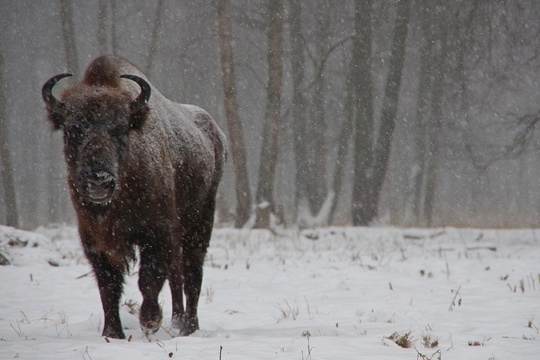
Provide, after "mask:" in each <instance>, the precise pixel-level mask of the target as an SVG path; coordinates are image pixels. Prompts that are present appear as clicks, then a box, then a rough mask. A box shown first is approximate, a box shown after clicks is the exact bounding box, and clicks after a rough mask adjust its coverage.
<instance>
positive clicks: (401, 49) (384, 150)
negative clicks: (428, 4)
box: [353, 0, 411, 225]
mask: <svg viewBox="0 0 540 360" xmlns="http://www.w3.org/2000/svg"><path fill="white" fill-rule="evenodd" d="M358 2H359V3H360V4H358ZM358 2H357V10H356V13H357V16H356V19H357V21H356V22H359V23H360V24H359V25H360V26H359V29H358V28H357V37H358V39H357V40H355V44H356V46H354V45H353V47H354V48H356V47H357V46H362V44H363V46H365V45H366V44H365V43H366V42H367V41H371V29H370V28H369V27H370V22H371V16H370V14H371V11H372V9H371V3H370V2H367V1H366V2H365V3H364V2H363V1H361V0H358ZM363 6H365V7H366V8H362V7H363ZM367 6H369V9H368V8H367ZM410 7H411V0H401V1H399V2H398V3H397V14H396V23H395V26H394V34H393V40H392V48H391V52H390V63H389V69H388V71H389V73H388V77H387V80H386V88H385V93H384V99H383V104H382V110H381V121H380V123H381V125H380V129H379V133H378V138H377V140H376V141H375V146H374V148H371V146H372V144H373V105H372V102H373V100H372V98H368V96H369V94H368V91H367V89H364V88H362V84H365V85H367V86H368V89H370V91H369V93H371V95H372V90H371V89H372V85H371V78H370V79H369V80H367V76H368V74H363V76H362V77H361V78H359V79H358V80H360V81H358V83H357V97H358V98H359V101H358V103H357V110H358V112H357V119H358V120H357V121H356V126H357V129H356V148H357V153H356V161H355V183H354V186H353V223H354V224H355V225H369V224H370V223H371V221H372V220H373V219H374V218H375V217H376V216H377V214H378V210H379V209H378V207H379V198H380V194H381V189H382V186H383V184H384V179H385V177H386V172H387V169H388V164H389V159H390V153H391V148H392V139H393V134H394V128H395V121H396V115H397V106H398V100H399V90H400V86H401V75H402V72H403V65H404V63H405V49H406V47H405V42H406V39H407V30H408V23H409V15H410ZM359 12H360V13H362V12H366V15H364V17H367V16H368V15H369V17H368V18H364V19H362V17H363V16H362V15H360V16H359V15H358V13H359ZM361 43H362V44H361ZM369 49H370V48H369ZM365 51H366V50H364V53H362V51H358V50H356V51H355V50H354V49H353V56H355V58H356V56H358V57H359V59H360V61H359V62H360V63H362V64H363V66H366V65H365V63H367V64H369V63H370V62H369V57H368V54H365ZM367 69H368V70H369V67H368V68H367ZM357 71H358V70H357ZM363 72H366V70H363ZM369 114H371V120H369V119H370V116H369ZM370 130H371V134H369V133H368V131H370ZM362 141H365V144H362ZM359 147H360V149H359ZM364 156H366V158H365V159H363V158H362V157H364ZM366 159H368V161H369V162H367V161H366Z"/></svg>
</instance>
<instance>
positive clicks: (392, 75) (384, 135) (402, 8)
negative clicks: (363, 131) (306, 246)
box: [368, 0, 412, 221]
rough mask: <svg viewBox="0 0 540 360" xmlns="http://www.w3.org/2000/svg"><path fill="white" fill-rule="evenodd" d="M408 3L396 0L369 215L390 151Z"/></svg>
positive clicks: (401, 71)
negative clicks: (372, 197) (394, 21)
mask: <svg viewBox="0 0 540 360" xmlns="http://www.w3.org/2000/svg"><path fill="white" fill-rule="evenodd" d="M411 2H412V0H400V1H399V2H398V4H397V13H396V23H395V26H394V35H393V40H392V48H391V50H390V62H389V69H388V71H389V73H388V77H387V80H386V89H385V91H384V99H383V104H382V110H381V126H380V129H379V135H378V138H377V141H376V142H375V151H374V164H373V170H374V171H373V177H372V181H371V185H372V186H370V189H369V191H371V192H372V193H373V194H374V196H375V198H374V199H373V200H374V201H373V203H371V204H369V205H368V206H369V207H373V211H372V212H371V213H372V215H373V216H376V215H377V213H378V203H379V198H380V194H381V189H382V186H383V184H384V180H385V177H386V173H387V170H388V164H389V162H390V154H391V151H392V140H393V138H394V129H395V125H396V117H397V108H398V103H399V90H400V88H401V78H402V73H403V67H404V65H405V50H406V41H407V32H408V25H409V18H410V9H411ZM371 220H372V219H370V221H371Z"/></svg>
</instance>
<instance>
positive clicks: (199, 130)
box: [42, 56, 227, 338]
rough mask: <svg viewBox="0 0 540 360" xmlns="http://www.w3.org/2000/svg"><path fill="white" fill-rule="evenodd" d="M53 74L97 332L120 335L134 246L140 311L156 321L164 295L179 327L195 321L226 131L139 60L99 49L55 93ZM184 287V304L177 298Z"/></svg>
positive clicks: (52, 109)
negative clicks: (160, 83) (152, 76)
mask: <svg viewBox="0 0 540 360" xmlns="http://www.w3.org/2000/svg"><path fill="white" fill-rule="evenodd" d="M67 76H70V74H59V75H57V76H54V77H52V78H51V79H50V80H49V81H47V82H46V83H45V84H44V85H43V89H42V95H43V100H44V101H45V104H46V109H47V113H48V120H49V122H50V123H51V124H52V127H53V129H55V130H61V131H62V132H63V134H64V155H65V159H66V163H67V169H68V174H67V180H68V184H69V189H70V194H71V200H72V203H73V206H74V208H75V211H76V214H77V220H78V228H79V235H80V238H81V242H82V247H83V249H84V253H85V255H86V257H87V259H88V261H89V262H90V264H91V266H92V269H93V272H94V274H95V276H96V280H97V284H98V287H99V292H100V296H101V302H102V305H103V311H104V314H105V323H104V327H103V335H104V336H107V337H112V338H125V334H124V331H123V328H122V324H121V321H120V316H119V306H120V298H121V296H122V292H123V280H124V275H125V274H126V272H127V271H128V269H129V264H130V263H131V262H132V261H133V260H135V258H136V253H137V251H136V250H137V249H138V253H139V264H140V268H139V280H138V284H139V289H140V291H141V293H142V296H143V302H142V305H141V309H140V314H139V321H140V324H141V327H142V328H143V330H144V331H146V332H148V333H152V332H155V331H157V330H158V329H159V327H160V326H161V322H162V318H163V317H162V310H161V308H160V306H159V304H158V295H159V293H160V291H161V289H162V287H163V285H164V282H165V280H168V281H169V286H170V289H171V295H172V325H173V326H174V327H176V328H177V329H178V330H179V333H180V335H189V334H191V333H193V332H194V331H196V330H197V329H198V328H199V322H198V317H197V305H198V300H199V295H200V292H201V283H202V276H203V263H204V257H205V255H206V251H207V248H208V245H209V242H210V235H211V232H212V226H213V221H214V210H215V201H216V192H217V188H218V185H219V182H220V180H221V176H222V173H223V166H224V163H225V160H226V155H227V151H226V139H225V136H224V135H223V133H222V132H221V130H220V129H219V128H218V127H217V125H216V123H215V122H214V121H213V119H212V118H211V117H210V115H209V114H208V113H207V112H206V111H204V110H202V109H201V108H199V107H196V106H193V105H185V104H178V103H175V102H173V101H171V100H169V99H167V98H166V97H164V96H163V95H162V94H160V93H159V91H157V90H156V89H155V88H154V87H153V86H152V85H151V84H150V83H149V82H148V80H147V79H146V77H145V76H144V75H143V74H142V73H141V71H140V70H139V69H137V67H135V66H134V65H132V64H131V63H129V62H128V61H126V60H124V59H123V58H120V57H117V56H102V57H99V58H97V59H95V60H94V61H92V63H91V64H90V65H89V66H88V68H87V69H86V72H85V74H84V78H83V80H82V81H81V82H80V83H78V84H75V85H72V86H70V87H68V88H67V89H65V90H64V91H63V92H62V94H61V96H60V97H59V98H56V97H55V96H54V95H53V94H52V89H53V87H54V86H55V84H56V83H57V82H58V81H60V80H61V79H63V78H65V77H67ZM184 295H185V304H184Z"/></svg>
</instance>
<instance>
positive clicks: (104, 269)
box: [88, 255, 126, 339]
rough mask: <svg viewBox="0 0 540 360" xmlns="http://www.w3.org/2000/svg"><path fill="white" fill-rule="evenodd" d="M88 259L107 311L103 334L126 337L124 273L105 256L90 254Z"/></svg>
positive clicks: (117, 337) (104, 308) (120, 337)
mask: <svg viewBox="0 0 540 360" xmlns="http://www.w3.org/2000/svg"><path fill="white" fill-rule="evenodd" d="M88 259H89V261H90V263H91V265H92V268H93V270H94V274H95V275H96V279H97V283H98V287H99V295H100V296H101V304H102V306H103V312H104V313H105V325H104V326H103V332H102V335H103V336H106V337H110V338H115V339H125V338H126V336H125V335H124V331H123V330H122V323H121V321H120V314H119V307H120V297H121V296H122V291H123V282H124V275H123V274H122V272H121V271H119V270H117V269H116V268H115V267H114V266H113V265H111V263H110V262H109V261H108V260H107V259H106V258H105V257H103V256H99V255H90V256H88Z"/></svg>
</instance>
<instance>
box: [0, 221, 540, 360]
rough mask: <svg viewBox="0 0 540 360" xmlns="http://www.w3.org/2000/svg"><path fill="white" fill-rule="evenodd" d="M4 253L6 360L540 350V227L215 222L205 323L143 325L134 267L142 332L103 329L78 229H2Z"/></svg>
mask: <svg viewBox="0 0 540 360" xmlns="http://www.w3.org/2000/svg"><path fill="white" fill-rule="evenodd" d="M0 253H2V254H4V255H5V256H6V258H7V259H8V260H9V261H10V262H11V263H12V265H7V266H1V267H0V359H14V358H19V359H88V360H90V359H92V360H96V359H168V358H173V359H211V360H219V359H223V360H228V359H231V360H232V359H234V360H240V359H297V360H302V359H306V360H307V359H313V360H318V359H333V360H336V359H444V360H446V359H459V360H462V359H486V360H487V359H512V360H518V359H540V331H539V328H540V231H535V230H519V231H517V230H513V231H510V230H462V229H433V230H418V229H394V228H328V229H319V230H306V231H303V232H301V233H298V232H294V231H288V232H284V233H282V234H272V233H270V232H268V231H248V230H242V231H237V230H231V229H216V230H215V232H214V237H213V240H212V243H211V247H210V250H209V253H208V257H207V262H206V266H205V278H204V284H203V294H202V296H201V300H200V308H199V318H200V324H201V330H200V331H197V332H196V333H195V334H193V335H192V336H189V337H175V336H174V334H173V333H171V330H170V329H169V326H168V325H169V324H168V322H167V321H166V322H165V323H164V324H163V327H162V329H161V330H160V331H159V332H158V333H157V334H155V335H154V336H153V337H152V338H150V339H149V338H147V337H145V336H143V335H142V333H141V331H140V330H139V325H138V320H137V315H136V314H132V312H133V311H134V310H136V305H137V303H138V302H139V301H140V300H141V296H140V293H139V291H138V289H137V285H136V284H137V275H136V267H134V268H133V272H134V274H133V275H131V276H129V277H128V278H127V283H126V287H125V292H124V299H125V301H124V300H123V302H125V305H123V306H122V314H121V316H122V321H123V324H124V326H125V327H126V328H127V330H126V335H127V336H128V337H129V336H131V339H130V340H129V341H128V340H112V339H111V340H109V339H104V338H102V337H101V326H102V322H103V320H102V317H103V313H102V309H101V303H100V300H99V294H98V290H97V287H96V285H95V283H94V279H93V277H92V276H90V275H87V274H88V272H89V270H90V269H89V265H88V264H87V262H86V261H85V259H84V258H83V256H82V252H81V250H80V247H79V244H78V239H77V233H76V230H75V229H73V228H69V227H59V228H47V229H38V230H36V232H32V233H28V232H22V231H18V230H14V229H11V228H7V227H0ZM84 275H86V276H84ZM161 298H162V304H163V309H164V315H165V318H168V317H169V316H170V314H171V309H170V298H169V291H168V288H167V287H165V289H164V291H163V292H162V295H161ZM392 339H393V340H392ZM405 340H408V341H405ZM407 342H408V343H409V344H406V343H407ZM397 343H400V344H402V345H409V347H408V348H404V347H401V346H399V345H398V344H397ZM403 343H405V344H403Z"/></svg>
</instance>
